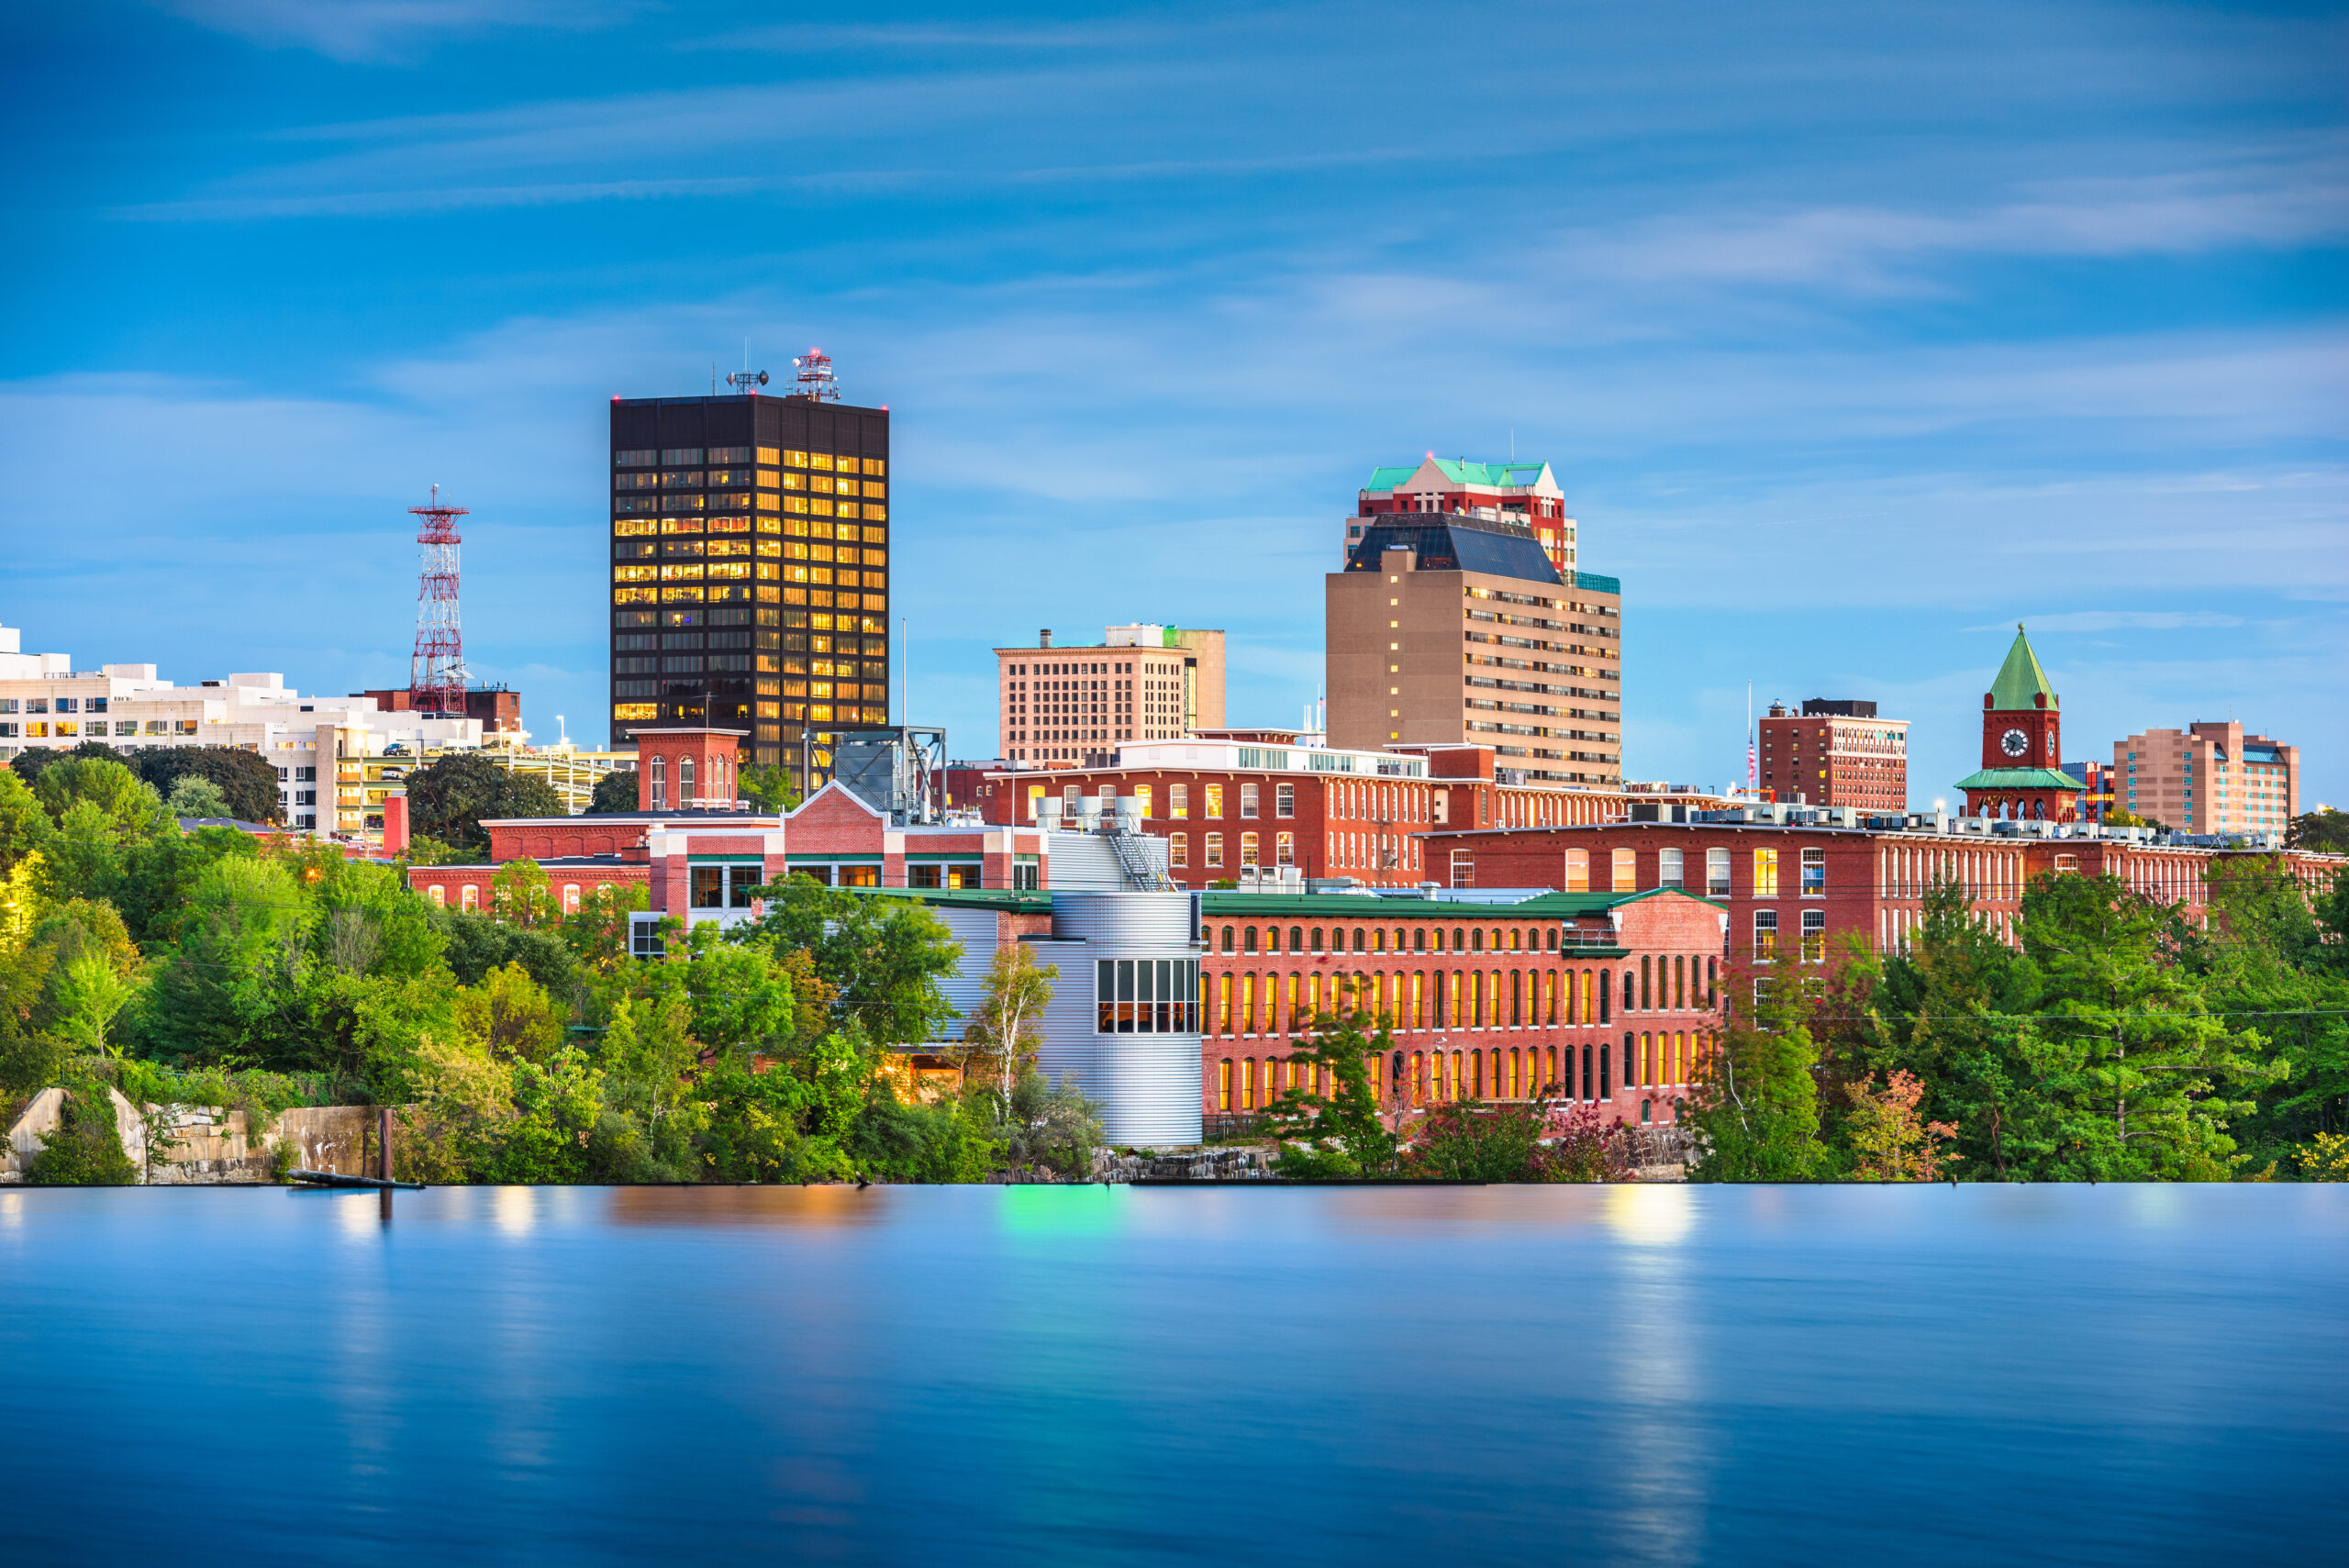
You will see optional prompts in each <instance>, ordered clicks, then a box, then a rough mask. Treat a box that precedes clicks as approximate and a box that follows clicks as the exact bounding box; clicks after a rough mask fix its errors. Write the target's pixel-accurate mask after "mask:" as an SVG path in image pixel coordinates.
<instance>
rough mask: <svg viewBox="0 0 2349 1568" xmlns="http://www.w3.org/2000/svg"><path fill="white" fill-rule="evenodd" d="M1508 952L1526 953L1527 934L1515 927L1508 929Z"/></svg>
mask: <svg viewBox="0 0 2349 1568" xmlns="http://www.w3.org/2000/svg"><path fill="white" fill-rule="evenodd" d="M1508 951H1511V952H1523V951H1525V933H1524V932H1523V931H1521V930H1520V929H1518V928H1517V927H1515V926H1511V927H1510V928H1509V929H1508Z"/></svg>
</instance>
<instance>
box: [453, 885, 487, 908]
mask: <svg viewBox="0 0 2349 1568" xmlns="http://www.w3.org/2000/svg"><path fill="white" fill-rule="evenodd" d="M457 904H458V906H459V907H461V908H465V909H478V908H480V907H481V889H480V888H479V887H477V886H475V885H474V884H472V883H470V882H469V883H467V884H465V885H464V886H463V887H462V888H460V889H459V890H458V892H457Z"/></svg>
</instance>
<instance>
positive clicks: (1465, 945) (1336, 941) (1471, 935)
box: [1199, 926, 1560, 952]
mask: <svg viewBox="0 0 2349 1568" xmlns="http://www.w3.org/2000/svg"><path fill="white" fill-rule="evenodd" d="M1282 934H1283V928H1281V927H1279V926H1266V927H1264V929H1262V931H1259V930H1258V929H1257V928H1256V927H1254V926H1226V927H1224V928H1223V930H1222V933H1221V936H1222V944H1221V945H1222V951H1225V952H1284V951H1286V952H1402V951H1407V944H1408V951H1411V952H1443V951H1447V950H1446V949H1445V947H1444V930H1443V928H1442V927H1441V926H1435V927H1428V926H1415V927H1411V928H1409V929H1408V930H1407V929H1405V928H1404V927H1401V926H1397V927H1395V928H1394V929H1392V930H1391V931H1390V930H1389V929H1387V928H1386V927H1383V926H1355V927H1353V928H1352V930H1351V932H1349V929H1348V928H1346V927H1343V926H1337V927H1331V928H1329V929H1324V928H1322V927H1319V926H1311V927H1307V926H1290V927H1288V928H1286V934H1287V938H1288V945H1287V947H1286V948H1284V947H1282V945H1281V938H1282ZM1349 935H1351V937H1352V939H1353V946H1352V947H1351V948H1350V947H1348V946H1347V940H1348V937H1349ZM1216 939H1217V932H1216V930H1215V929H1214V928H1213V927H1211V926H1202V927H1200V928H1199V940H1201V941H1203V942H1208V943H1210V944H1212V943H1214V942H1215V941H1216ZM1325 939H1326V940H1327V941H1328V944H1329V945H1328V946H1327V947H1324V946H1323V945H1322V944H1323V941H1324V940H1325ZM1486 940H1487V933H1486V931H1485V930H1484V929H1479V928H1472V927H1466V926H1455V927H1453V929H1452V933H1451V941H1452V946H1451V948H1450V950H1449V951H1453V952H1483V951H1486ZM1490 941H1491V951H1494V952H1542V951H1549V952H1556V951H1558V947H1559V942H1560V937H1559V931H1558V928H1557V927H1555V926H1552V927H1550V928H1549V929H1547V930H1546V931H1539V930H1535V929H1532V928H1531V927H1526V926H1507V927H1503V926H1495V927H1493V928H1491V931H1490ZM1259 943H1261V944H1262V945H1261V946H1260V945H1259Z"/></svg>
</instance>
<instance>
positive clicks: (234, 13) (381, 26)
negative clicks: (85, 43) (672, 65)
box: [150, 0, 644, 61]
mask: <svg viewBox="0 0 2349 1568" xmlns="http://www.w3.org/2000/svg"><path fill="white" fill-rule="evenodd" d="M150 3H151V4H153V5H155V6H158V7H159V8H161V9H162V10H165V11H169V12H172V13H173V14H174V15H176V16H180V17H185V18H186V19H187V20H189V21H192V22H195V23H196V24H198V25H199V26H202V27H206V28H213V29H215V30H217V31H219V32H224V33H232V34H235V35H236V36H237V37H239V38H243V39H250V40H251V41H253V42H255V43H259V44H265V45H268V46H270V47H273V48H293V49H306V50H312V51H314V52H316V53H318V54H322V55H325V56H326V57H327V58H328V59H330V60H339V61H387V60H399V59H403V58H405V57H406V56H407V55H409V54H410V53H411V52H412V51H414V50H416V49H417V48H418V47H419V46H420V45H421V44H422V43H424V42H426V41H428V40H430V39H436V38H439V37H442V36H445V35H450V34H466V33H476V32H481V31H484V30H486V29H489V28H567V29H576V28H595V27H607V26H610V25H612V24H614V23H616V22H618V21H620V20H623V19H624V18H625V17H628V16H629V15H631V14H633V13H637V12H640V11H641V10H642V9H644V7H643V6H642V5H640V4H630V3H628V0H150Z"/></svg>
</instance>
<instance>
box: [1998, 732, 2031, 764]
mask: <svg viewBox="0 0 2349 1568" xmlns="http://www.w3.org/2000/svg"><path fill="white" fill-rule="evenodd" d="M1998 750H1999V751H2004V752H2005V753H2006V754H2007V755H2008V756H2009V757H2020V756H2021V755H2022V754H2023V753H2024V752H2025V751H2030V750H2031V737H2030V736H2028V735H2025V734H2024V733H2023V732H2022V731H2021V730H2020V729H2009V730H2008V731H2007V732H2006V733H2005V734H2004V735H2001V736H1999V737H1998Z"/></svg>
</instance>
